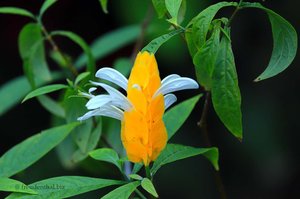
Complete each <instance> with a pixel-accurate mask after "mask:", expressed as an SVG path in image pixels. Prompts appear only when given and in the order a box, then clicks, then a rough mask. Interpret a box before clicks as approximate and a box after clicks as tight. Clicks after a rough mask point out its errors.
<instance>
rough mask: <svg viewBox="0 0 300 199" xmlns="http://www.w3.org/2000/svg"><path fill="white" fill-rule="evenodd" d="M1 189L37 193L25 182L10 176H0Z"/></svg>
mask: <svg viewBox="0 0 300 199" xmlns="http://www.w3.org/2000/svg"><path fill="white" fill-rule="evenodd" d="M0 191H7V192H19V193H28V194H37V193H36V192H35V191H33V190H32V189H30V188H29V187H28V186H27V185H25V184H24V183H23V182H20V181H17V180H14V179H10V178H1V177H0Z"/></svg>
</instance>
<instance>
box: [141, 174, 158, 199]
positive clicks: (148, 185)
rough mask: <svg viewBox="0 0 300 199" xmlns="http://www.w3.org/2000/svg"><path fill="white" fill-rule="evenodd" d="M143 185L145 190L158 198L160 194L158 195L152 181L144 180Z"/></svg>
mask: <svg viewBox="0 0 300 199" xmlns="http://www.w3.org/2000/svg"><path fill="white" fill-rule="evenodd" d="M141 185H142V187H143V189H145V190H146V191H147V192H148V193H150V194H151V195H153V196H154V197H156V198H158V194H157V192H156V190H155V188H154V185H153V184H152V182H151V180H149V179H148V178H144V179H143V180H142V182H141Z"/></svg>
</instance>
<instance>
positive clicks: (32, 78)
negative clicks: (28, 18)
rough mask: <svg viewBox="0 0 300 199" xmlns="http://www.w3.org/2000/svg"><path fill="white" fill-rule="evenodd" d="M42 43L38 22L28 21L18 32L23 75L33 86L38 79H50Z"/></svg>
mask: <svg viewBox="0 0 300 199" xmlns="http://www.w3.org/2000/svg"><path fill="white" fill-rule="evenodd" d="M43 44H44V41H43V36H42V31H41V27H40V26H39V24H37V23H29V24H27V25H25V26H24V27H23V29H22V30H21V32H20V34H19V51H20V55H21V58H22V60H23V69H24V72H25V75H26V76H27V78H28V80H29V82H30V84H31V85H32V86H33V87H35V85H36V82H37V81H39V80H44V81H50V80H51V74H50V71H49V68H48V65H47V62H46V57H45V49H44V45H43Z"/></svg>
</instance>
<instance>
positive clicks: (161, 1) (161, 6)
mask: <svg viewBox="0 0 300 199" xmlns="http://www.w3.org/2000/svg"><path fill="white" fill-rule="evenodd" d="M152 3H153V6H154V8H155V11H156V13H157V15H158V18H162V17H163V16H165V14H166V12H167V8H166V4H165V0H152Z"/></svg>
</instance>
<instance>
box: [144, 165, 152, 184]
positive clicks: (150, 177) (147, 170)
mask: <svg viewBox="0 0 300 199" xmlns="http://www.w3.org/2000/svg"><path fill="white" fill-rule="evenodd" d="M145 171H146V177H147V178H148V179H150V180H151V181H152V176H151V172H150V168H149V165H148V166H145Z"/></svg>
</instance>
